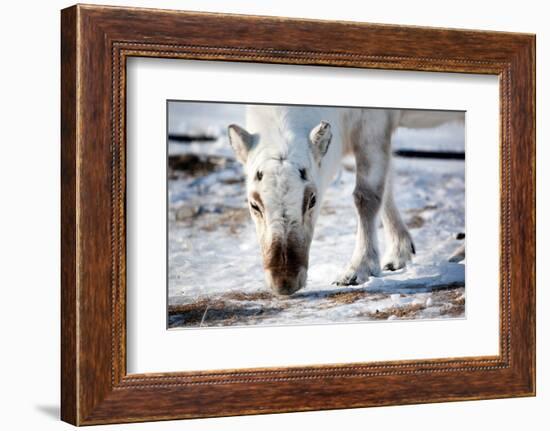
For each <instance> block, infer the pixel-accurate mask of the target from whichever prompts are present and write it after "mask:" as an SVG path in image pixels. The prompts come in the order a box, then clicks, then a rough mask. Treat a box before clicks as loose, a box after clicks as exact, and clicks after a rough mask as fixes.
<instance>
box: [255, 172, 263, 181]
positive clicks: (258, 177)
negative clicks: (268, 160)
mask: <svg viewBox="0 0 550 431" xmlns="http://www.w3.org/2000/svg"><path fill="white" fill-rule="evenodd" d="M263 177H264V174H263V172H262V171H257V172H256V179H257V180H258V181H262V178H263Z"/></svg>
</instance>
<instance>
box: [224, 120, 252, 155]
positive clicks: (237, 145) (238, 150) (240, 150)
mask: <svg viewBox="0 0 550 431" xmlns="http://www.w3.org/2000/svg"><path fill="white" fill-rule="evenodd" d="M227 134H228V135H229V142H230V143H231V146H232V147H233V151H235V155H236V156H237V159H238V160H239V162H241V163H243V164H244V163H246V159H247V157H248V152H249V151H250V149H251V148H252V146H253V145H254V135H251V134H250V133H248V132H247V131H246V130H244V129H243V128H242V127H239V126H237V125H236V124H231V125H230V126H229V127H228V128H227Z"/></svg>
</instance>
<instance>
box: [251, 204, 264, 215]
mask: <svg viewBox="0 0 550 431" xmlns="http://www.w3.org/2000/svg"><path fill="white" fill-rule="evenodd" d="M250 208H252V210H253V211H254V212H256V213H258V215H262V211H261V210H260V207H259V206H258V204H256V203H254V202H250Z"/></svg>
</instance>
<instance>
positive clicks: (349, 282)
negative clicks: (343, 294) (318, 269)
mask: <svg viewBox="0 0 550 431" xmlns="http://www.w3.org/2000/svg"><path fill="white" fill-rule="evenodd" d="M367 280H368V276H366V277H362V276H361V275H360V274H358V273H357V271H353V270H349V271H346V272H345V273H344V274H343V275H341V276H340V277H338V279H337V280H336V281H334V282H333V283H332V284H335V285H336V286H357V285H359V284H363V283H364V282H365V281H367Z"/></svg>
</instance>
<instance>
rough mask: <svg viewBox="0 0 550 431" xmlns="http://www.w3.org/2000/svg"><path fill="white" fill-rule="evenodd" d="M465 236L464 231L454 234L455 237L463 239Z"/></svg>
mask: <svg viewBox="0 0 550 431" xmlns="http://www.w3.org/2000/svg"><path fill="white" fill-rule="evenodd" d="M464 238H466V234H465V233H464V232H459V233H457V234H456V239H464Z"/></svg>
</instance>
